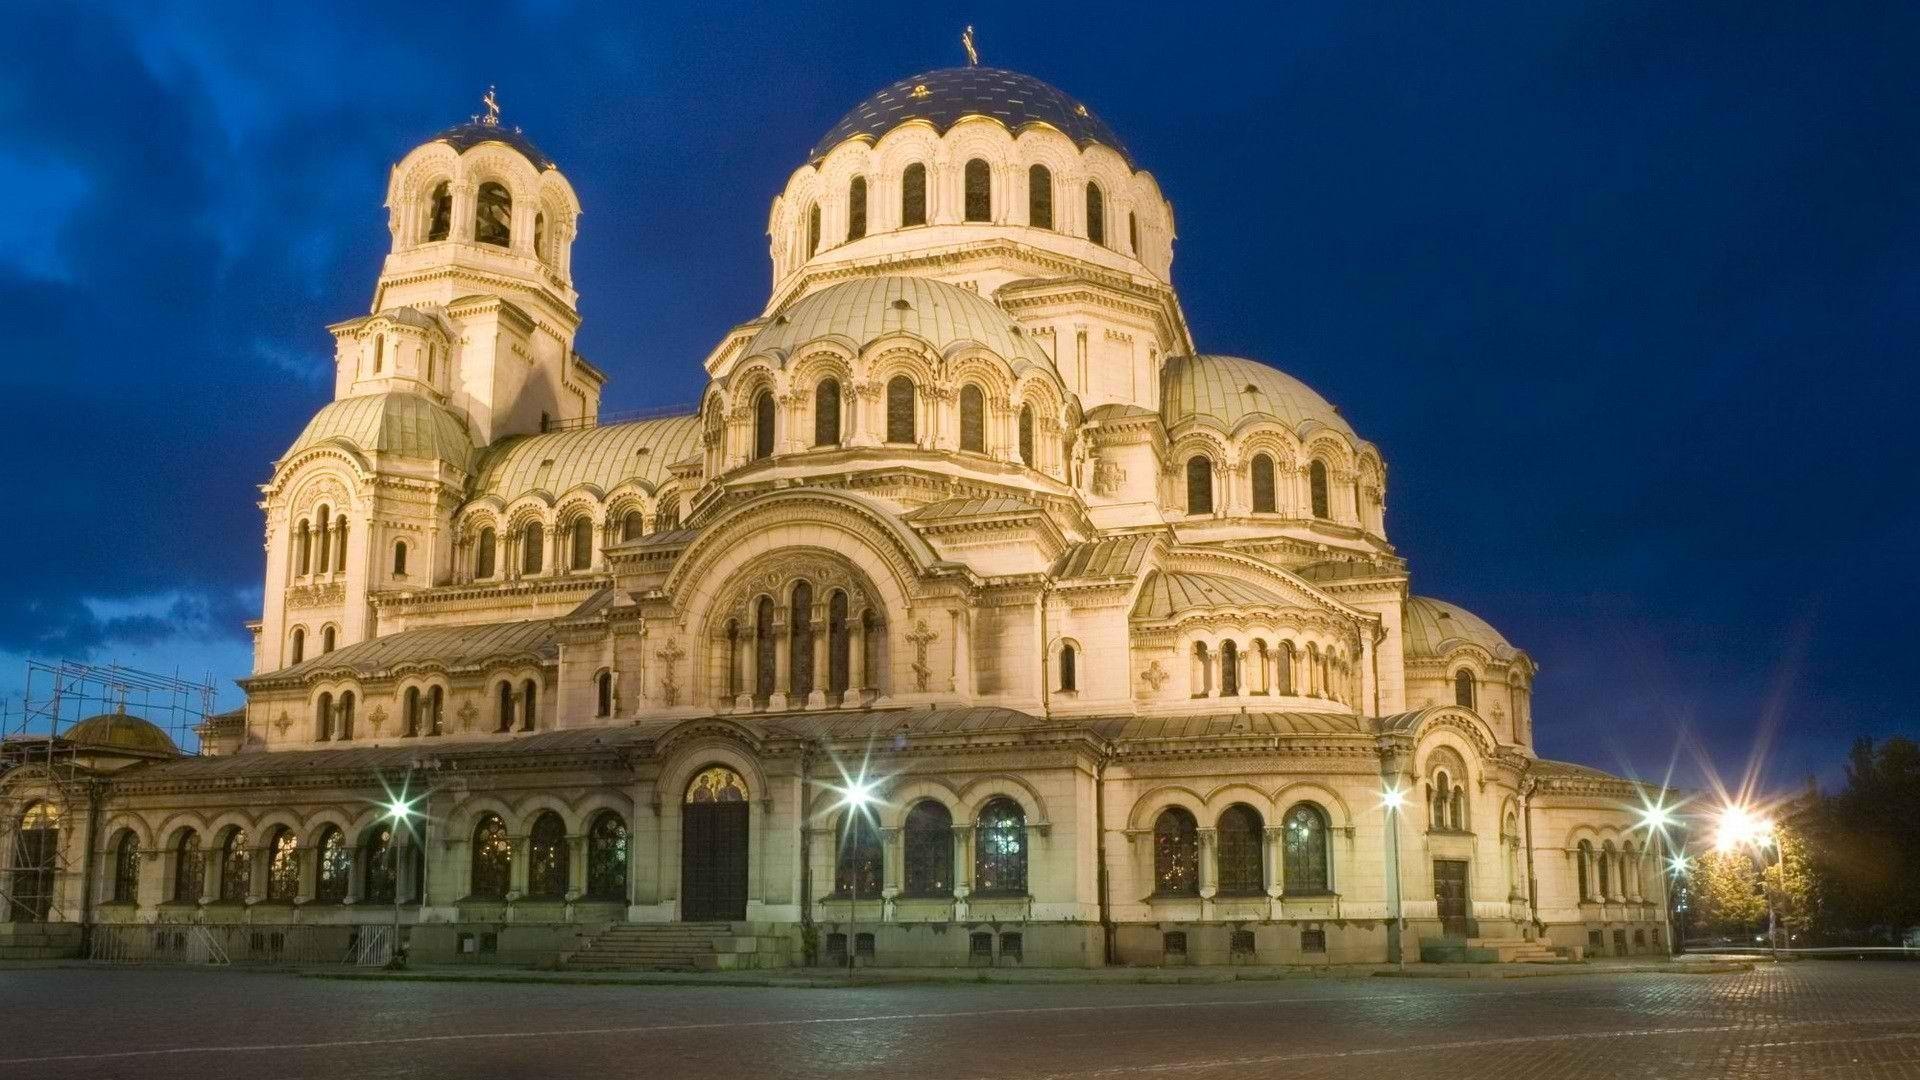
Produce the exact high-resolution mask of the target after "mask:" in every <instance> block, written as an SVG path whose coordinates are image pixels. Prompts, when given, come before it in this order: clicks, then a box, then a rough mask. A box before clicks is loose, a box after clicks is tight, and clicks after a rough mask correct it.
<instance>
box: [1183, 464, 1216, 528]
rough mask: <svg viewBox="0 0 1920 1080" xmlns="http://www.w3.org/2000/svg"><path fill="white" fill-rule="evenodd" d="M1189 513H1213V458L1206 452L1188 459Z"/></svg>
mask: <svg viewBox="0 0 1920 1080" xmlns="http://www.w3.org/2000/svg"><path fill="white" fill-rule="evenodd" d="M1187 513H1189V514H1211V513H1213V459H1212V458H1210V457H1207V456H1206V455H1205V454H1195V455H1193V456H1192V457H1190V458H1188V459H1187Z"/></svg>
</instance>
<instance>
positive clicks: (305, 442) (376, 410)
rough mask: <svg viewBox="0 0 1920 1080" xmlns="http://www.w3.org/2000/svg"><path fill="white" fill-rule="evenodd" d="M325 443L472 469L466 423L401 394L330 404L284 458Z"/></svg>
mask: <svg viewBox="0 0 1920 1080" xmlns="http://www.w3.org/2000/svg"><path fill="white" fill-rule="evenodd" d="M328 441H339V442H344V443H347V444H349V445H351V446H352V447H354V448H355V449H356V450H359V451H360V452H362V453H378V454H398V455H401V456H403V457H414V458H425V459H428V460H439V461H445V462H447V463H448V464H450V465H453V466H455V467H456V468H459V469H461V470H463V471H469V472H470V471H472V469H471V463H472V460H473V439H472V437H471V436H469V435H468V434H467V425H466V424H465V423H464V422H463V421H461V419H460V417H459V416H458V415H456V414H455V413H454V411H453V410H452V409H449V408H447V407H446V406H445V405H442V404H440V403H438V402H436V401H433V400H431V399H429V398H425V397H422V396H421V395H419V394H411V393H407V392H405V391H400V390H394V391H389V392H387V393H384V394H360V395H358V396H356V397H349V398H341V399H340V400H338V401H335V402H332V403H330V404H328V405H327V407H326V408H323V409H321V410H320V411H319V412H317V413H315V414H314V416H313V419H312V420H310V421H308V422H307V429H306V430H305V431H303V432H301V433H300V437H299V438H298V439H295V440H294V442H293V446H292V447H290V448H289V449H288V450H287V452H286V455H285V457H292V456H294V455H295V454H298V453H300V452H301V451H302V450H306V449H308V448H309V447H313V446H317V445H319V444H320V443H323V442H328ZM284 459H285V458H283V459H282V460H284Z"/></svg>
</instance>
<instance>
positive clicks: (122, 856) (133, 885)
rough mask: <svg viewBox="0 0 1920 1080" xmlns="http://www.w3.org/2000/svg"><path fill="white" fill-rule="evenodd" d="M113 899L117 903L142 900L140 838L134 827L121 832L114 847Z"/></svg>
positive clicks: (130, 902)
mask: <svg viewBox="0 0 1920 1080" xmlns="http://www.w3.org/2000/svg"><path fill="white" fill-rule="evenodd" d="M113 900H114V902H115V903H117V904H134V903H138V902H139V900H140V838H139V837H137V836H135V835H134V834H133V830H132V829H128V830H127V831H126V832H124V833H121V834H120V842H119V843H118V844H115V845H114V848H113Z"/></svg>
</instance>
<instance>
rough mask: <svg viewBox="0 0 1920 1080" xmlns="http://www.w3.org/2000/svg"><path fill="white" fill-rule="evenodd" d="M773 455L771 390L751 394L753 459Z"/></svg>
mask: <svg viewBox="0 0 1920 1080" xmlns="http://www.w3.org/2000/svg"><path fill="white" fill-rule="evenodd" d="M772 456H773V391H771V390H762V391H760V392H759V393H758V394H755V395H754V396H753V460H755V461H759V460H760V459H761V458H768V457H772Z"/></svg>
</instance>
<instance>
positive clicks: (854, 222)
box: [847, 176, 867, 241]
mask: <svg viewBox="0 0 1920 1080" xmlns="http://www.w3.org/2000/svg"><path fill="white" fill-rule="evenodd" d="M865 235H867V178H866V177H864V176H856V177H854V178H853V179H852V180H851V181H849V182H848V184H847V239H848V241H854V240H858V239H860V238H861V237H863V236H865Z"/></svg>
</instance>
